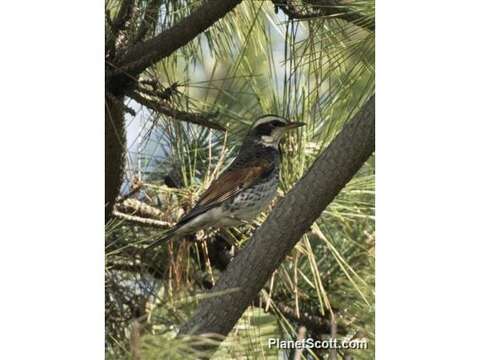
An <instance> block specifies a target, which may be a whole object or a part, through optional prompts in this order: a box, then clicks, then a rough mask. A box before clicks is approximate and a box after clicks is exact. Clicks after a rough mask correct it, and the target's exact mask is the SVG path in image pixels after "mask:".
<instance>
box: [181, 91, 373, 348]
mask: <svg viewBox="0 0 480 360" xmlns="http://www.w3.org/2000/svg"><path fill="white" fill-rule="evenodd" d="M374 148H375V98H374V97H372V98H370V99H369V100H368V102H367V103H366V104H365V105H364V107H363V108H362V109H361V110H360V111H359V112H358V113H357V114H356V115H355V116H354V118H353V119H352V120H351V121H350V122H349V123H348V124H347V125H346V126H345V127H344V129H343V130H342V131H341V133H340V134H339V135H338V136H337V137H336V138H335V139H334V140H333V142H332V143H331V144H330V146H329V147H328V148H327V149H326V150H325V151H324V152H323V153H322V154H321V155H320V156H319V158H318V159H317V160H316V161H315V162H314V163H313V165H312V167H311V168H310V170H309V171H308V172H307V174H306V175H305V176H304V177H303V178H302V179H301V180H300V181H299V182H298V183H297V184H296V185H295V186H294V188H293V189H292V190H291V191H290V192H289V193H288V194H287V195H286V196H285V198H283V199H282V200H281V201H280V202H279V204H278V205H277V206H276V207H275V208H274V209H273V211H272V213H271V214H270V216H269V217H268V219H267V220H266V221H265V223H264V224H263V225H262V226H261V227H260V228H258V230H257V231H256V232H255V234H254V235H253V238H252V239H251V240H250V242H249V243H248V245H247V246H246V247H245V248H244V249H243V250H242V251H241V252H240V253H239V254H238V255H237V256H236V257H235V258H234V260H233V261H232V262H231V263H230V265H229V266H228V268H227V270H226V271H225V272H224V273H223V274H222V276H221V277H220V279H219V281H218V283H217V284H216V285H215V286H214V287H213V288H212V290H211V291H212V292H214V293H216V294H217V295H215V296H212V297H209V298H207V299H205V300H203V301H202V302H201V303H200V305H199V306H198V308H197V310H196V312H195V314H194V315H193V316H192V318H190V320H189V321H187V322H186V323H185V324H184V325H183V326H182V328H181V329H180V333H179V334H180V335H186V334H207V333H215V334H220V335H223V336H226V335H227V334H228V333H229V332H230V330H231V329H232V328H233V326H234V325H235V323H236V322H237V320H238V319H239V318H240V317H241V316H242V314H243V312H244V311H245V309H246V308H247V307H248V306H249V305H250V304H251V303H252V301H254V300H255V298H256V297H257V296H258V292H259V291H260V290H261V289H262V287H263V286H264V284H265V282H266V281H267V280H268V278H269V277H270V276H271V275H272V273H273V272H274V271H275V269H277V268H278V266H279V265H280V263H281V262H282V261H283V260H284V259H285V257H286V255H287V254H288V253H289V252H290V251H291V250H292V248H293V247H294V246H295V244H296V243H297V241H298V240H299V239H300V238H301V236H302V235H303V234H304V233H305V232H306V231H308V229H309V228H310V226H311V224H312V223H313V222H314V221H315V220H316V219H318V217H319V216H320V215H321V213H322V211H323V210H325V208H326V207H327V206H328V204H329V203H330V202H331V201H332V200H333V199H334V198H335V196H336V195H337V194H338V193H339V192H340V190H341V189H342V188H343V187H344V186H345V185H346V184H347V183H348V181H350V179H351V178H352V177H353V176H354V175H355V173H356V172H357V171H358V170H359V169H360V167H361V166H362V164H363V163H364V162H365V161H366V160H367V159H368V158H369V157H370V155H371V154H372V153H373V151H374ZM232 290H235V291H233V292H232ZM218 294H221V295H218ZM214 349H215V347H213V348H212V350H214Z"/></svg>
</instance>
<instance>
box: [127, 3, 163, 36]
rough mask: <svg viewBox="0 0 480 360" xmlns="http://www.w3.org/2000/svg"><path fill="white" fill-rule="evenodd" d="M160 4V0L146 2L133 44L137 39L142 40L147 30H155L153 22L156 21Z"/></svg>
mask: <svg viewBox="0 0 480 360" xmlns="http://www.w3.org/2000/svg"><path fill="white" fill-rule="evenodd" d="M160 5H161V1H160V0H151V1H150V2H149V3H148V4H147V7H146V9H145V13H144V14H143V19H142V23H141V24H140V26H139V28H138V31H137V34H136V35H135V39H134V40H133V44H136V43H138V42H139V41H143V40H144V39H145V36H146V35H147V34H148V32H149V31H153V30H155V24H156V23H157V21H158V15H159V12H160Z"/></svg>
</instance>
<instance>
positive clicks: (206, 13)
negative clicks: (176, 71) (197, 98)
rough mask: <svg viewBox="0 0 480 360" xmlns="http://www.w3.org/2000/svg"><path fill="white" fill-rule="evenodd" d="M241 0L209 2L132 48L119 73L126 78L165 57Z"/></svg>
mask: <svg viewBox="0 0 480 360" xmlns="http://www.w3.org/2000/svg"><path fill="white" fill-rule="evenodd" d="M241 1H242V0H209V1H206V2H205V3H204V4H203V5H201V6H200V7H198V9H196V10H195V11H193V12H192V13H191V14H190V15H189V16H187V17H186V18H184V19H182V20H181V21H180V22H179V23H178V24H175V25H174V26H172V27H171V28H170V29H168V30H165V31H163V32H162V33H160V34H158V35H157V36H155V37H153V38H151V39H149V40H147V41H145V42H141V43H138V44H136V45H134V46H133V47H132V48H130V49H129V50H128V51H127V53H126V54H125V55H124V56H123V58H122V59H121V64H120V66H121V70H122V71H123V72H125V73H128V74H130V76H136V75H138V74H140V73H141V72H142V71H143V70H145V69H146V68H147V67H149V66H150V65H152V64H154V63H155V62H157V61H159V60H161V59H163V58H165V57H167V56H169V55H170V54H171V53H173V52H174V51H175V50H177V49H179V48H181V47H182V46H184V45H186V44H187V43H188V42H190V41H191V40H193V39H194V38H195V37H196V36H197V35H198V34H200V33H201V32H203V31H205V30H206V29H208V28H209V27H210V26H211V25H213V24H214V23H215V22H216V21H218V20H219V19H221V18H222V17H224V16H225V15H226V14H227V13H228V12H229V11H231V10H232V9H233V8H234V7H235V6H237V5H238V4H240V2H241Z"/></svg>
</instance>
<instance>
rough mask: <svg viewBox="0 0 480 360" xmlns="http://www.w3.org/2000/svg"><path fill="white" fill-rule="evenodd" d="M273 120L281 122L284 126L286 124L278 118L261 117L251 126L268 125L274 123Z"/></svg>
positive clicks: (285, 121)
mask: <svg viewBox="0 0 480 360" xmlns="http://www.w3.org/2000/svg"><path fill="white" fill-rule="evenodd" d="M274 120H278V121H281V122H283V123H284V124H286V123H287V122H288V121H287V120H286V119H283V118H281V117H279V116H274V115H267V116H263V117H261V118H260V119H257V121H255V123H254V124H253V127H257V126H259V125H262V124H265V123H268V122H270V121H274Z"/></svg>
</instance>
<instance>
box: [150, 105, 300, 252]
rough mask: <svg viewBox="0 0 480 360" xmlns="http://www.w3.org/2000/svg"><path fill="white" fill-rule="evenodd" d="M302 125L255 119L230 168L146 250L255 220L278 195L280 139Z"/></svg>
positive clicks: (272, 118) (275, 118)
mask: <svg viewBox="0 0 480 360" xmlns="http://www.w3.org/2000/svg"><path fill="white" fill-rule="evenodd" d="M303 125H305V124H304V123H302V122H293V121H290V120H287V119H285V118H283V117H281V116H278V115H274V114H266V115H263V116H261V117H259V118H257V119H256V120H255V121H254V122H253V124H252V126H251V128H250V130H249V131H248V133H247V135H246V137H245V138H244V140H243V142H242V145H241V146H240V149H239V151H238V154H237V156H236V158H235V159H234V160H233V162H232V163H231V165H230V166H229V167H228V168H227V169H226V170H225V171H224V172H223V173H222V174H221V175H220V176H219V177H218V178H217V179H216V180H214V181H213V182H212V184H211V185H210V186H209V187H208V189H207V190H206V191H205V192H204V193H203V194H202V195H201V196H200V198H199V200H198V202H197V203H196V205H195V206H194V207H193V208H192V209H191V210H190V211H189V212H187V213H186V214H184V215H183V216H182V217H181V218H180V220H179V221H178V222H177V224H176V225H175V226H173V227H172V228H171V229H170V230H169V231H167V232H166V233H165V234H164V235H163V236H162V237H161V238H160V239H158V240H156V241H155V242H153V243H152V244H151V245H149V246H148V248H151V247H153V246H156V245H158V244H159V243H161V242H163V241H166V240H168V239H172V238H180V237H183V236H185V235H189V234H192V233H196V232H197V231H199V230H202V229H206V228H211V227H215V228H225V227H234V226H238V225H240V224H244V223H248V222H249V221H251V220H253V219H255V218H256V216H257V215H258V214H259V213H261V212H262V211H263V210H264V209H265V208H266V207H267V206H268V205H269V204H270V203H271V201H272V200H273V198H274V197H275V195H276V193H277V187H278V184H279V174H280V162H281V154H280V149H279V144H280V141H281V140H282V138H283V136H284V135H285V134H286V133H287V132H288V131H289V130H292V129H296V128H298V127H300V126H303Z"/></svg>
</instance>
